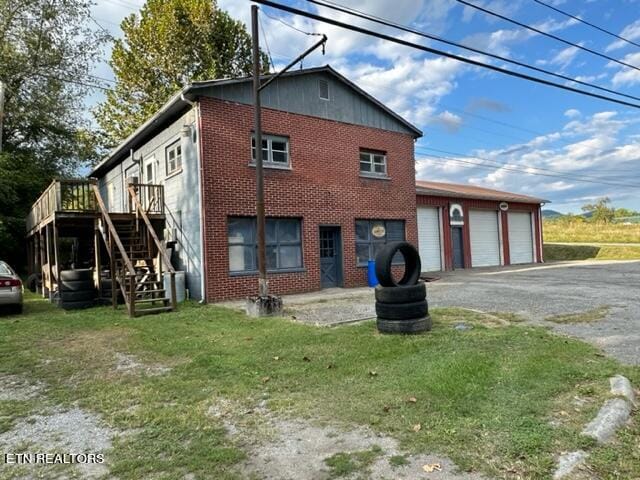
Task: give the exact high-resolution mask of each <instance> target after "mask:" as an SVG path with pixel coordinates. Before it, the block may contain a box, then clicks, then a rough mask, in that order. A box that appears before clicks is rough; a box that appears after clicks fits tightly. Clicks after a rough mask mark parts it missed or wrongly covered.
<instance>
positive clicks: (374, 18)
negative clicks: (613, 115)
mask: <svg viewBox="0 0 640 480" xmlns="http://www.w3.org/2000/svg"><path fill="white" fill-rule="evenodd" d="M307 1H308V2H309V3H313V4H315V5H320V6H323V7H326V8H330V9H332V10H337V11H339V12H342V13H347V14H349V15H353V16H356V17H359V18H363V19H365V20H369V21H371V22H375V23H379V24H381V25H385V26H388V27H393V28H397V29H398V30H401V31H404V32H408V33H413V34H415V35H419V36H421V37H424V38H428V39H430V40H435V41H437V42H441V43H444V44H447V45H451V46H454V47H457V48H461V49H464V50H468V51H470V52H474V53H477V54H480V55H485V56H487V57H490V58H495V59H496V60H500V61H503V62H507V63H511V64H513V65H517V66H519V67H524V68H528V69H530V70H533V71H536V72H540V73H544V74H545V75H550V76H553V77H556V78H561V79H562V80H566V81H569V82H573V83H577V84H580V85H584V86H587V87H590V88H595V89H597V90H600V91H604V92H607V93H612V94H614V95H619V96H621V97H626V98H631V99H633V100H638V101H640V97H636V96H633V95H628V94H626V93H621V92H618V91H616V90H612V89H610V88H606V87H601V86H599V85H596V84H593V83H589V82H585V81H582V80H579V79H577V78H573V77H569V76H567V75H563V74H561V73H556V72H553V71H551V70H546V69H544V68H540V67H536V66H534V65H530V64H528V63H524V62H520V61H517V60H513V59H510V58H507V57H503V56H501V55H496V54H493V53H489V52H486V51H483V50H479V49H477V48H473V47H469V46H466V45H463V44H461V43H457V42H453V41H451V40H447V39H445V38H442V37H438V36H436V35H432V34H429V33H426V32H423V31H421V30H417V29H415V28H411V27H408V26H406V25H402V24H400V23H396V22H392V21H390V20H388V19H385V18H382V17H377V16H375V15H371V14H368V13H365V12H362V11H360V10H356V9H355V8H351V7H343V6H341V5H338V4H336V3H334V2H332V1H331V0H324V1H322V2H320V1H318V0H307Z"/></svg>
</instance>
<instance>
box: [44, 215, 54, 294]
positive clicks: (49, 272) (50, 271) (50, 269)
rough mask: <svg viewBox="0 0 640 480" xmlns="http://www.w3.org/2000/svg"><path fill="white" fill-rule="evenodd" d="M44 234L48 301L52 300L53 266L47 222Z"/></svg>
mask: <svg viewBox="0 0 640 480" xmlns="http://www.w3.org/2000/svg"><path fill="white" fill-rule="evenodd" d="M44 234H45V236H46V248H47V294H48V295H49V301H51V300H53V291H52V290H53V289H52V288H51V287H52V285H51V283H52V282H51V277H53V266H52V265H51V260H52V258H51V232H50V229H49V224H47V225H46V226H45V227H44Z"/></svg>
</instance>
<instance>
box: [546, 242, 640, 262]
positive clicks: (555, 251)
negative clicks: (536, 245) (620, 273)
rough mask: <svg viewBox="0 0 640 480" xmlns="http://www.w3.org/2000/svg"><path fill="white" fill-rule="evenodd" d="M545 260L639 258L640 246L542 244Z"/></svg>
mask: <svg viewBox="0 0 640 480" xmlns="http://www.w3.org/2000/svg"><path fill="white" fill-rule="evenodd" d="M544 259H545V260H546V261H566V260H640V247H637V246H622V245H602V246H595V245H560V244H548V243H545V244H544Z"/></svg>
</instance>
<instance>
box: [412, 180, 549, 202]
mask: <svg viewBox="0 0 640 480" xmlns="http://www.w3.org/2000/svg"><path fill="white" fill-rule="evenodd" d="M416 193H417V194H418V195H436V196H440V197H454V198H474V199H479V200H493V201H497V202H518V203H534V204H540V203H551V202H549V200H544V199H542V198H537V197H531V196H529V195H522V194H519V193H512V192H503V191H502V190H494V189H492V188H484V187H476V186H475V185H463V184H459V183H444V182H427V181H425V180H416Z"/></svg>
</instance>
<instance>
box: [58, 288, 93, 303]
mask: <svg viewBox="0 0 640 480" xmlns="http://www.w3.org/2000/svg"><path fill="white" fill-rule="evenodd" d="M97 296H98V292H96V291H95V290H93V289H92V290H78V291H75V292H72V291H68V292H65V291H63V292H62V301H63V302H81V301H83V300H95V298H96V297H97Z"/></svg>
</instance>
